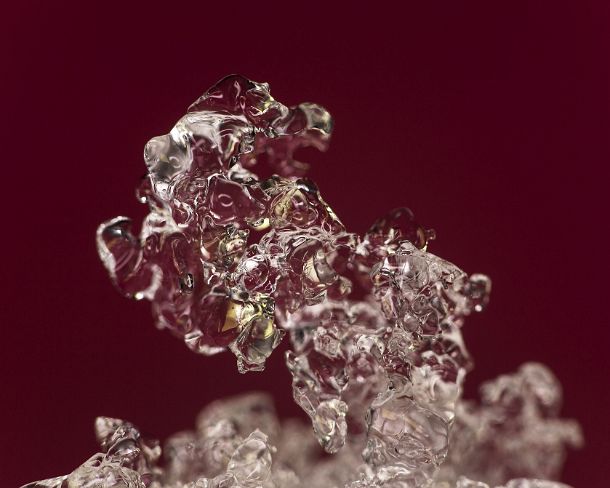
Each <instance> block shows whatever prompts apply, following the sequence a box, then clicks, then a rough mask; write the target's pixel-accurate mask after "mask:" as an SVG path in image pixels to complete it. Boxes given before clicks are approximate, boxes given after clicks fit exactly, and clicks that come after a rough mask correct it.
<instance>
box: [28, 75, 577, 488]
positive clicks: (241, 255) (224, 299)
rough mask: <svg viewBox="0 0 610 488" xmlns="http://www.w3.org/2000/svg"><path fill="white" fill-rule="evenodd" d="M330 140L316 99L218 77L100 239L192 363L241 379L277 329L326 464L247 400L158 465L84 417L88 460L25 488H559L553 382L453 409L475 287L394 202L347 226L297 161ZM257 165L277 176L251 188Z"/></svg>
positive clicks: (467, 364) (161, 144) (108, 263)
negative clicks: (126, 210)
mask: <svg viewBox="0 0 610 488" xmlns="http://www.w3.org/2000/svg"><path fill="white" fill-rule="evenodd" d="M331 130H332V120H331V117H330V115H329V114H328V112H327V111H326V110H325V109H324V108H322V107H320V106H319V105H315V104H311V103H302V104H300V105H298V106H296V107H287V106H285V105H283V104H281V103H279V102H277V101H276V100H274V99H273V98H272V97H271V95H270V92H269V86H268V85H267V84H265V83H255V82H252V81H249V80H247V79H245V78H243V77H240V76H229V77H227V78H225V79H223V80H221V81H220V82H219V83H217V84H216V85H215V86H214V87H212V88H211V89H210V90H208V91H207V92H206V93H205V94H204V95H203V96H202V97H200V98H199V99H198V100H197V101H196V102H195V103H194V104H193V105H191V106H190V107H189V109H188V112H187V114H186V115H185V116H184V117H182V118H181V119H180V120H179V121H178V122H177V123H176V125H175V126H174V127H173V128H172V129H171V131H170V132H169V133H168V134H166V135H163V136H158V137H154V138H153V139H151V140H150V141H149V142H148V143H147V144H146V147H145V151H144V159H145V162H146V167H147V170H148V174H147V176H146V177H145V178H144V180H143V181H142V183H141V185H140V187H139V189H138V197H139V199H140V200H141V201H142V203H146V204H147V205H148V209H149V213H148V215H147V216H146V218H145V219H144V222H143V224H142V226H141V230H140V232H139V234H138V235H134V234H133V232H132V229H131V221H130V220H129V219H128V218H126V217H117V218H115V219H112V220H109V221H107V222H105V223H104V224H102V225H101V226H100V227H99V229H98V232H97V246H98V251H99V255H100V257H101V259H102V261H103V263H104V265H105V267H106V268H107V270H108V272H109V274H110V277H111V279H112V281H113V283H114V284H115V286H116V287H117V288H118V289H119V290H120V291H121V293H123V294H124V295H126V296H128V297H131V298H134V299H137V300H140V299H146V300H149V301H150V302H151V303H152V311H153V315H154V319H155V322H156V324H157V325H158V326H159V327H160V328H163V329H168V330H169V331H171V332H172V333H173V334H174V335H175V336H177V337H179V338H181V339H182V340H183V341H184V342H185V344H186V345H187V346H188V347H189V348H190V349H192V350H193V351H196V352H198V353H201V354H206V355H210V354H216V353H219V352H222V351H225V350H227V349H228V350H230V351H231V352H232V353H233V354H234V355H235V356H236V358H237V364H238V369H239V371H240V372H242V373H245V372H248V371H261V370H263V369H264V366H265V361H266V359H267V358H268V357H269V356H270V355H271V354H272V352H273V350H274V349H275V348H276V347H277V345H278V344H279V343H280V341H281V340H282V339H283V338H284V337H285V336H286V337H287V339H288V340H289V342H290V350H289V351H288V352H287V353H286V364H287V367H288V369H289V371H290V373H291V374H292V378H293V380H292V394H293V397H294V399H295V401H296V402H297V404H298V405H299V406H300V407H301V408H302V409H303V410H304V412H305V413H306V414H307V415H308V416H309V418H310V419H311V423H312V426H313V432H314V436H315V439H317V442H318V444H319V446H321V448H322V449H324V450H325V451H326V452H327V453H330V454H333V456H331V457H322V456H320V452H319V451H318V449H319V447H318V446H316V444H315V441H313V443H312V442H311V440H307V439H308V438H307V437H306V436H305V435H304V433H305V431H306V429H305V427H304V426H303V425H301V424H299V423H298V422H290V423H284V424H280V422H279V420H278V419H277V418H276V416H275V414H274V410H273V405H272V404H271V402H270V400H269V399H268V398H267V397H265V396H264V395H261V394H251V395H246V396H243V397H240V398H237V399H229V400H221V401H219V402H215V403H213V404H211V405H210V406H209V407H208V408H207V409H205V410H204V412H203V413H202V415H201V416H200V418H199V421H198V426H197V429H196V430H194V431H192V432H183V433H179V434H176V435H175V436H173V437H172V438H170V439H169V440H168V441H167V442H166V444H165V447H164V450H163V451H164V453H165V461H164V463H160V462H159V459H160V456H161V448H160V447H159V445H158V444H157V443H150V442H149V441H144V440H143V438H142V437H141V436H140V434H139V432H138V431H137V429H136V428H135V427H133V426H132V425H131V424H129V423H126V422H122V421H119V420H114V419H107V418H100V419H98V421H97V423H96V432H97V435H98V440H99V441H100V446H101V452H100V453H99V454H96V455H95V456H94V457H93V458H91V459H90V460H88V461H86V462H85V463H84V464H83V465H82V466H81V467H79V468H77V469H76V470H75V471H74V472H73V473H71V474H70V475H68V476H65V477H60V478H55V479H53V480H47V481H43V482H38V483H37V484H36V483H35V484H32V485H29V486H36V487H39V488H40V487H43V486H46V487H51V486H56V487H62V488H66V487H70V488H72V487H76V486H87V487H98V486H99V487H101V486H112V487H123V486H125V487H141V486H145V487H151V488H160V487H167V488H169V487H176V488H177V487H185V488H186V487H188V488H196V487H197V488H212V487H218V488H220V487H223V488H225V487H226V488H228V487H240V488H242V487H243V488H254V487H269V488H271V487H277V488H284V487H285V488H297V487H309V486H316V487H321V488H326V487H328V488H331V487H342V486H345V487H349V488H365V487H366V488H372V487H382V486H383V487H387V488H394V487H396V488H398V487H401V488H416V487H434V488H475V487H477V488H486V487H489V486H501V485H502V484H505V487H506V488H560V487H561V486H562V485H560V484H558V483H554V482H546V481H539V480H536V478H539V477H548V478H556V477H557V476H558V475H559V470H560V467H561V464H562V462H563V458H564V455H565V447H566V446H577V445H578V444H579V443H580V442H581V439H580V437H581V436H580V431H579V429H578V426H577V425H576V424H575V423H574V422H571V421H564V420H560V419H559V418H557V414H558V411H559V405H560V399H561V394H560V390H559V385H558V383H557V381H556V379H555V378H554V377H553V376H552V374H551V373H550V372H549V371H548V370H547V369H546V368H545V367H544V366H541V365H537V364H533V363H532V364H528V365H525V366H523V367H522V368H521V369H520V370H519V371H518V372H517V373H516V374H514V375H510V376H505V377H501V378H499V379H497V380H495V381H494V382H490V383H487V384H486V385H484V387H483V390H482V393H483V402H482V404H481V405H475V404H473V403H470V402H465V401H463V400H461V388H462V383H463V381H464V378H465V375H466V373H467V372H468V371H469V369H470V368H471V361H470V359H469V354H468V352H467V350H466V348H465V346H464V342H463V340H462V335H461V328H462V326H463V325H464V320H465V318H466V317H467V316H468V315H469V314H471V313H473V312H480V311H482V310H483V309H484V308H485V305H486V304H487V301H488V298H489V293H490V289H491V284H490V281H489V279H488V278H487V277H486V276H484V275H480V274H474V275H471V276H468V275H467V274H466V273H465V272H463V271H462V270H460V269H459V268H458V267H456V266H455V265H453V264H451V263H449V262H447V261H445V260H443V259H441V258H439V257H437V256H435V255H433V254H431V253H429V252H428V250H427V247H428V244H429V242H430V241H431V240H432V239H433V238H434V237H435V235H434V232H433V231H431V230H428V229H426V228H424V227H422V226H421V225H420V224H418V223H417V221H416V219H415V217H414V215H413V214H412V212H411V211H410V210H408V209H406V208H401V209H396V210H393V211H392V212H390V213H388V214H387V215H386V216H384V217H382V218H380V219H379V220H377V221H376V222H375V223H374V224H373V225H372V226H371V228H370V229H369V231H368V232H366V233H365V234H364V235H363V236H360V235H357V234H354V233H351V232H349V231H348V230H347V229H346V228H345V226H344V225H343V224H342V222H341V221H340V220H339V218H338V217H337V215H336V214H335V213H334V212H333V210H332V209H331V208H330V206H329V205H328V204H327V203H326V202H325V201H324V200H323V198H322V196H321V195H320V192H319V190H318V187H317V186H316V185H315V183H313V182H312V181H311V180H309V179H307V178H306V177H305V173H306V170H307V165H306V164H305V163H303V162H300V161H298V160H296V159H295V151H296V150H297V149H298V148H300V147H304V146H313V147H316V148H318V149H320V150H325V149H326V147H327V144H328V142H329V138H330V134H331ZM263 164H265V165H268V166H269V167H270V169H271V172H272V173H274V174H273V176H271V177H269V178H259V177H258V176H257V174H256V172H255V170H256V169H257V167H258V166H260V165H263ZM355 291H357V293H356V292H355ZM312 439H313V437H312ZM511 478H513V481H509V480H510V479H511ZM471 479H476V480H478V481H476V482H475V481H471Z"/></svg>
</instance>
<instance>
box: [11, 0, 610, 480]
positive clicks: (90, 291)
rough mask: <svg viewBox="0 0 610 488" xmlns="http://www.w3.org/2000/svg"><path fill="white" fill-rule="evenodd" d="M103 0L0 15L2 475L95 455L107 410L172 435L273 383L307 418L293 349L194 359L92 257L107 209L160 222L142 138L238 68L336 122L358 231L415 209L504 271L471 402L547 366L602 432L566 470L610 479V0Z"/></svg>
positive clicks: (329, 195)
mask: <svg viewBox="0 0 610 488" xmlns="http://www.w3.org/2000/svg"><path fill="white" fill-rule="evenodd" d="M57 3H61V4H62V5H56V4H57ZM86 3H89V2H76V1H73V2H42V1H41V2H32V1H26V2H21V3H20V4H19V5H17V2H14V4H13V5H11V6H10V7H8V6H6V5H4V6H3V7H2V18H3V20H2V24H3V25H2V29H1V30H0V49H1V52H2V58H1V63H0V64H1V69H2V72H1V73H0V83H1V86H2V90H1V94H2V95H1V96H2V104H1V114H2V115H1V117H0V123H1V124H2V137H3V143H2V172H1V174H2V186H1V190H0V191H1V193H0V194H1V195H2V206H3V215H4V217H3V218H5V219H7V221H5V223H4V224H3V225H2V239H1V240H0V242H1V246H2V251H1V252H2V254H1V256H2V264H1V268H2V271H1V277H2V279H1V286H2V293H1V295H0V296H1V309H0V310H1V319H0V320H1V324H2V339H1V341H0V348H1V351H0V366H1V370H0V371H1V383H0V384H1V385H2V401H1V402H0V419H1V421H2V427H1V430H0V432H1V435H0V439H1V442H0V485H1V486H7V487H10V486H15V485H19V484H20V483H24V482H26V481H28V480H33V479H39V478H43V477H50V476H52V475H58V474H63V473H66V472H68V471H70V470H71V469H73V468H74V467H75V466H77V465H78V464H79V463H80V462H82V461H84V460H85V458H86V457H88V456H89V455H90V454H92V453H93V452H94V451H95V447H96V446H95V443H94V439H93V432H92V423H93V419H94V417H95V416H96V415H100V414H104V415H110V416H118V417H122V418H126V419H130V420H131V421H133V422H134V423H136V424H137V425H139V426H141V427H142V428H143V429H144V430H145V431H148V432H149V433H152V434H154V435H157V436H159V437H161V438H163V437H165V436H167V435H168V434H170V433H171V432H173V431H175V430H178V429H184V428H188V427H190V426H191V425H192V423H193V420H194V417H195V414H196V413H197V411H198V409H199V408H200V407H201V406H202V405H204V404H205V403H206V402H208V401H210V400H212V399H216V398H218V397H221V396H225V395H229V394H234V393H237V392H241V391H244V390H246V389H254V388H259V389H264V390H268V391H271V392H273V394H274V395H275V396H276V398H277V399H278V408H279V411H280V413H281V414H282V415H297V414H298V413H299V412H298V409H297V407H296V406H295V405H293V403H292V401H291V399H290V393H289V377H288V374H287V372H286V371H285V369H284V366H283V360H282V355H281V354H274V355H273V356H272V359H271V360H270V362H269V366H268V372H266V373H264V374H256V373H251V374H248V375H245V376H242V375H239V374H238V373H237V372H236V369H235V364H234V363H235V361H234V359H233V357H232V356H231V355H230V354H225V355H220V356H217V357H213V358H205V357H199V356H196V355H194V354H193V353H191V352H189V351H188V350H187V349H186V348H185V347H184V346H183V345H182V344H181V343H180V342H179V341H177V340H175V339H173V338H171V337H170V336H169V335H168V334H166V333H162V332H158V331H156V330H155V329H154V327H153V325H152V321H151V318H150V315H149V309H148V305H147V304H146V303H134V302H130V301H128V300H125V299H123V298H121V297H120V296H119V295H118V294H117V293H116V292H115V291H114V290H113V288H112V287H111V285H110V282H109V280H108V279H107V277H106V274H105V272H104V270H103V268H102V266H101V264H100V263H99V262H98V258H97V255H96V251H95V246H94V234H95V229H96V226H97V225H98V223H99V222H101V221H102V220H104V219H107V218H110V217H113V216H116V215H121V214H124V215H128V216H131V217H134V218H135V219H136V221H138V220H139V219H140V218H141V217H142V216H143V215H144V213H145V208H144V207H143V206H141V205H139V204H138V203H137V202H136V200H135V198H134V197H133V189H134V187H135V185H136V182H137V180H138V178H139V177H140V176H141V175H142V173H143V171H144V165H143V161H142V148H143V145H144V143H145V142H146V140H147V139H148V138H149V137H151V136H153V135H157V134H161V133H164V132H166V131H167V130H168V129H169V128H170V127H171V125H172V124H173V123H174V121H175V120H176V119H177V118H178V117H179V116H180V115H181V114H182V113H183V112H184V111H185V109H186V107H187V106H188V104H189V103H190V102H192V101H193V100H194V99H195V98H196V97H197V96H199V95H200V94H201V93H202V92H203V90H205V89H206V88H207V87H209V86H210V85H211V84H213V83H214V82H215V81H216V80H217V79H219V78H221V77H222V76H224V75H226V74H229V73H233V72H238V73H242V74H244V75H246V76H248V77H250V78H252V79H254V80H257V81H268V82H269V83H270V84H271V87H272V92H273V94H274V96H275V97H276V98H278V99H279V100H280V101H282V102H284V103H287V104H296V103H298V102H301V101H315V102H318V103H321V104H323V105H324V106H326V107H327V108H328V109H329V111H330V112H331V113H332V114H333V115H334V118H335V123H336V126H335V127H336V131H335V134H334V136H333V142H332V144H331V148H330V150H329V151H328V152H327V153H324V154H316V153H315V152H313V151H312V152H307V154H306V157H307V159H308V160H309V161H310V162H312V163H313V171H312V176H313V178H314V179H315V180H316V181H317V182H318V184H319V186H320V189H321V191H322V194H323V195H324V197H325V199H326V200H327V201H328V202H329V203H330V204H331V205H332V206H333V207H334V209H335V210H336V211H337V213H338V214H339V215H340V216H341V217H342V219H343V220H344V222H345V223H346V224H347V225H348V226H349V227H350V228H352V229H354V230H358V231H364V230H365V229H366V228H367V227H368V226H369V224H370V223H371V222H372V221H373V220H374V219H375V218H376V217H377V216H379V215H381V214H382V213H384V212H385V211H386V210H388V209H391V208H393V207H396V206H400V205H405V204H406V205H408V206H410V207H411V208H412V209H413V210H414V211H415V212H416V215H418V217H419V219H420V220H421V221H422V222H424V223H425V224H427V225H429V226H431V227H434V228H435V229H436V230H437V232H438V236H439V238H438V240H437V241H436V242H434V243H433V245H432V247H431V250H432V252H435V253H437V254H440V255H441V256H443V257H445V258H447V259H449V260H451V261H453V262H455V263H457V264H458V265H460V266H461V267H463V268H464V269H465V270H467V271H469V272H477V271H480V272H485V273H487V274H489V275H490V276H491V277H492V279H493V283H494V289H493V296H492V303H491V306H490V307H489V309H488V310H487V311H486V312H485V313H484V314H482V315H479V316H476V317H473V318H472V320H470V321H469V323H468V324H467V325H466V327H465V331H464V333H465V335H466V339H467V343H468V345H469V349H470V350H471V352H472V354H473V356H474V358H475V360H476V370H475V371H474V372H473V373H472V374H471V375H470V376H469V378H468V386H467V393H468V395H475V394H476V386H477V384H478V383H480V382H481V381H482V380H484V379H488V378H491V377H494V376H496V375H497V374H500V373H502V372H508V371H512V370H514V369H515V368H516V367H517V366H518V365H519V364H520V363H521V362H523V361H527V360H532V359H536V360H540V361H542V362H544V363H546V364H548V365H549V366H551V367H552V369H553V370H554V371H555V372H556V374H557V375H558V377H559V378H560V379H561V381H562V382H563V385H564V389H565V397H566V398H565V406H564V409H563V413H564V415H565V416H567V417H576V418H578V419H580V421H581V422H582V425H583V427H584V432H585V435H586V447H585V449H584V450H582V451H580V452H574V453H571V454H570V456H569V458H568V462H567V464H566V469H565V474H564V480H565V481H566V482H569V483H571V484H573V485H575V486H576V487H582V488H585V487H586V488H594V487H602V486H607V484H608V474H609V473H608V469H607V466H608V464H607V454H608V448H609V442H608V434H609V429H608V420H607V419H608V417H607V415H606V412H607V409H608V406H609V405H608V400H609V391H608V362H609V360H608V353H607V348H608V341H609V339H610V335H609V332H608V325H609V324H608V313H607V308H606V306H607V304H608V299H607V297H606V292H607V288H608V287H607V281H608V276H609V275H608V271H609V269H608V257H607V253H608V247H607V242H608V241H607V237H608V228H607V225H608V218H607V207H608V205H607V202H608V183H607V182H608V179H607V174H606V165H607V164H608V161H609V159H608V157H609V156H610V151H609V145H608V136H609V134H610V130H609V129H610V101H609V100H610V97H609V87H610V83H609V82H610V79H609V64H608V62H609V60H610V42H609V41H610V36H609V35H608V28H609V27H610V15H609V14H610V8H609V7H608V3H607V2H603V1H600V2H599V3H587V2H582V1H581V2H559V1H557V0H554V1H545V2H529V3H530V4H529V5H528V4H527V3H524V2H518V1H512V2H489V1H487V2H481V3H479V4H473V3H470V2H469V3H468V6H464V5H461V6H460V5H457V4H459V3H462V2H447V3H446V4H442V3H441V2H434V4H435V5H434V8H430V9H426V8H424V7H422V6H421V5H420V4H421V3H425V2H413V4H408V3H407V4H405V3H404V2H403V3H402V5H403V7H402V8H401V10H400V11H396V10H394V8H392V7H391V6H390V5H389V4H384V3H383V2H367V3H366V4H364V2H363V5H362V6H357V5H355V4H354V3H350V4H349V7H342V8H340V7H339V6H335V7H332V8H331V6H330V5H324V4H316V3H312V2H307V3H306V4H304V3H299V4H298V5H296V6H292V7H291V8H290V9H288V10H287V9H286V7H280V6H278V5H273V4H271V3H268V2H258V3H257V4H256V5H254V4H249V5H250V7H248V8H244V7H243V6H242V5H240V4H237V3H236V2H232V3H229V2H227V4H226V7H222V6H219V5H206V2H203V1H200V2H197V3H195V4H193V5H188V6H187V5H185V4H182V3H180V2H168V3H167V4H166V5H165V6H153V4H152V3H150V2H148V3H143V4H142V6H136V5H135V4H132V3H131V2H127V1H125V2H122V3H120V4H117V5H114V6H110V5H109V3H108V2H104V3H103V5H104V7H101V6H100V7H96V6H94V5H93V2H91V4H92V5H88V6H87V7H86V8H85V7H84V4H86ZM328 3H330V2H328ZM100 4H101V2H100ZM416 4H417V5H416ZM604 4H605V5H604ZM243 5H247V4H245V3H244V4H243ZM252 5H254V6H252ZM346 5H347V4H346ZM602 253H604V254H602Z"/></svg>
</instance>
